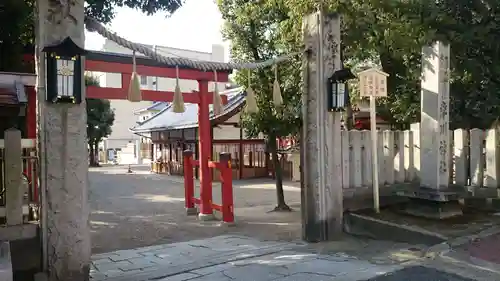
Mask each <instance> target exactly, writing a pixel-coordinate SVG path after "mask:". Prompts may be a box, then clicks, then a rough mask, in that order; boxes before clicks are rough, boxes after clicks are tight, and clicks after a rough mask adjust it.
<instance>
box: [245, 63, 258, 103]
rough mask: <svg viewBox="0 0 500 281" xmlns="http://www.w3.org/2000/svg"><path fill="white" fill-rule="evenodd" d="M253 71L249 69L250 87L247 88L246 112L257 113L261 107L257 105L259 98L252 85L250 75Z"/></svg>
mask: <svg viewBox="0 0 500 281" xmlns="http://www.w3.org/2000/svg"><path fill="white" fill-rule="evenodd" d="M250 74H251V72H250V70H248V87H247V90H246V106H245V112H246V113H257V112H259V107H258V106H257V100H256V99H255V93H254V91H253V89H252V87H251V86H250V77H251V75H250Z"/></svg>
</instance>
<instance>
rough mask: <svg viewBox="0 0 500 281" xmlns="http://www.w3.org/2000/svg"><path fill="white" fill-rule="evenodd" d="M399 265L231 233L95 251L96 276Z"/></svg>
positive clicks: (249, 276)
mask: <svg viewBox="0 0 500 281" xmlns="http://www.w3.org/2000/svg"><path fill="white" fill-rule="evenodd" d="M400 268H402V267H401V266H399V265H394V264H388V265H382V264H375V263H371V262H368V261H364V260H359V259H357V258H355V257H353V256H350V255H347V254H345V253H336V254H318V253H315V252H314V251H310V250H309V249H308V248H307V246H306V245H305V244H302V243H292V242H262V241H258V240H256V239H253V238H249V237H244V236H232V235H226V236H218V237H214V238H208V239H203V240H194V241H190V242H183V243H175V244H167V245H159V246H152V247H146V248H139V249H135V250H125V251H118V252H113V253H108V254H100V255H95V256H94V257H93V268H92V271H91V274H92V279H91V280H95V281H97V280H107V281H128V280H130V281H132V280H134V281H143V280H163V281H182V280H193V281H209V280H214V281H215V280H217V281H224V280H241V281H245V280H249V281H250V280H258V281H266V280H280V281H281V280H282V281H285V280H287V281H290V280H333V278H334V279H335V280H339V281H343V280H346V281H347V280H353V281H354V280H365V279H368V278H371V277H374V276H377V275H381V274H385V273H388V272H392V271H395V270H397V269H400ZM457 281H458V280H457Z"/></svg>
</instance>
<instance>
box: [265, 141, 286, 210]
mask: <svg viewBox="0 0 500 281" xmlns="http://www.w3.org/2000/svg"><path fill="white" fill-rule="evenodd" d="M269 149H270V150H271V151H270V152H271V156H272V161H273V168H274V178H275V180H276V196H277V198H276V199H277V203H278V204H277V206H276V207H275V208H274V211H291V208H290V207H289V206H288V205H287V204H286V202H285V192H284V191H283V171H282V170H281V165H280V160H279V158H278V148H277V146H276V137H274V136H269Z"/></svg>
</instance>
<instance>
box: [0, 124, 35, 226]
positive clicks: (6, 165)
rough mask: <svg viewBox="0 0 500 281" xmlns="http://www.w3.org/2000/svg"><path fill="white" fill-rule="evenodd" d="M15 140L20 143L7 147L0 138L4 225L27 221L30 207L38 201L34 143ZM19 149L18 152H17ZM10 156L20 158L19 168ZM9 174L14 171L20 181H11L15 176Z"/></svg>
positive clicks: (0, 195) (0, 207)
mask: <svg viewBox="0 0 500 281" xmlns="http://www.w3.org/2000/svg"><path fill="white" fill-rule="evenodd" d="M6 133H7V132H6ZM17 136H20V133H19V134H17ZM18 141H19V142H20V144H17V145H15V147H9V144H8V142H6V141H5V140H3V139H0V221H2V220H3V221H4V222H5V223H6V224H7V225H18V224H19V223H20V222H21V223H22V222H23V221H26V219H27V218H28V215H29V209H30V205H31V206H34V205H37V202H38V198H36V197H37V195H38V190H37V189H38V157H37V154H36V151H37V149H36V140H34V139H20V138H19V140H18ZM11 143H12V142H11ZM6 146H7V147H6ZM18 149H20V151H16V150H18ZM8 154H11V155H8ZM11 156H16V158H19V160H18V161H19V166H17V165H18V164H16V163H13V162H12V157H11ZM18 156H20V157H18ZM9 157H10V160H9ZM13 166H15V167H13ZM12 171H16V172H15V173H16V174H17V177H18V178H19V179H17V178H14V177H15V176H16V175H10V173H11V172H12ZM14 186H15V188H12V187H14ZM1 224H2V222H0V225H1Z"/></svg>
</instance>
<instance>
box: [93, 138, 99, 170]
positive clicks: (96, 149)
mask: <svg viewBox="0 0 500 281" xmlns="http://www.w3.org/2000/svg"><path fill="white" fill-rule="evenodd" d="M94 161H95V163H94V164H95V166H94V167H99V166H100V165H99V141H95V142H94Z"/></svg>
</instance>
